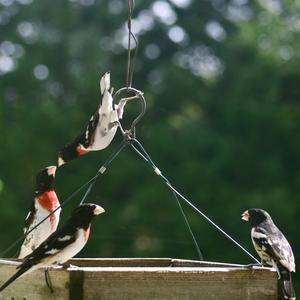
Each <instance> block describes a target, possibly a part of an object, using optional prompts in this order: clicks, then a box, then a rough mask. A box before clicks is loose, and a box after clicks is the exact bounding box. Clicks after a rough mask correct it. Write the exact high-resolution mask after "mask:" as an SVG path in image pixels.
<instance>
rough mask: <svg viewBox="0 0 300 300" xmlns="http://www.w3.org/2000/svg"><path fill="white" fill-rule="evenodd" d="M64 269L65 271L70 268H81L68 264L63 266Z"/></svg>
mask: <svg viewBox="0 0 300 300" xmlns="http://www.w3.org/2000/svg"><path fill="white" fill-rule="evenodd" d="M62 267H63V268H64V269H68V268H79V267H78V266H75V265H71V264H67V263H65V264H62Z"/></svg>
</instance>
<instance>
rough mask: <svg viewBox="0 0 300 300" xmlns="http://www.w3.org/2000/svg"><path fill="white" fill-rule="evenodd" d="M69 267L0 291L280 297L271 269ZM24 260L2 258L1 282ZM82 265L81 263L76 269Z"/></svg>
mask: <svg viewBox="0 0 300 300" xmlns="http://www.w3.org/2000/svg"><path fill="white" fill-rule="evenodd" d="M69 263H70V264H72V265H74V266H71V267H69V268H68V269H63V268H61V267H58V268H52V269H49V272H50V276H51V281H52V285H53V288H54V293H51V292H50V290H49V288H48V287H47V286H46V284H45V280H44V271H43V270H37V271H35V272H32V273H31V274H28V275H27V276H24V277H22V278H20V279H18V280H17V281H15V282H14V283H12V284H11V285H10V286H9V287H8V288H6V289H5V290H4V291H3V292H2V293H1V294H0V299H9V300H48V299H52V300H55V299H70V300H82V299H84V300H92V299H93V300H131V299H132V300H139V299H141V300H156V299H157V300H169V299H170V300H171V299H172V300H187V299H192V300H204V299H205V300H210V299H215V300H225V299H226V300H234V299H239V300H275V299H276V300H277V294H278V289H277V274H276V272H275V270H273V269H270V268H262V267H255V268H253V269H247V268H245V267H243V266H242V265H233V264H224V263H214V262H213V263H212V262H203V261H191V260H180V259H170V258H157V259H155V258H149V259H136V258H134V259H131V258H129V259H126V258H125V259H123V258H122V259H72V260H70V261H69ZM18 264H19V263H18V262H16V261H7V260H0V283H1V284H2V283H3V282H4V281H5V280H7V279H8V278H9V277H10V276H11V275H12V274H13V273H14V272H15V268H16V266H17V265H18ZM75 266H77V267H75Z"/></svg>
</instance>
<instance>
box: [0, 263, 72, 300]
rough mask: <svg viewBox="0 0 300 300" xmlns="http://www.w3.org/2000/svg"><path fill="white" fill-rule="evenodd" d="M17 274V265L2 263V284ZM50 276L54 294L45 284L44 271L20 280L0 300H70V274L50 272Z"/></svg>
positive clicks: (2, 294) (6, 290) (58, 271)
mask: <svg viewBox="0 0 300 300" xmlns="http://www.w3.org/2000/svg"><path fill="white" fill-rule="evenodd" d="M15 272H16V267H15V265H7V264H1V263H0V283H1V284H2V283H4V281H6V280H7V279H8V278H9V277H10V276H11V275H13V274H14V273H15ZM50 276H51V281H52V284H53V286H54V287H55V291H54V293H53V294H52V293H51V292H50V290H49V288H48V287H47V286H46V283H45V275H44V271H43V270H37V271H34V272H32V273H30V274H28V275H26V276H24V277H21V278H19V279H18V280H16V281H15V282H14V283H12V284H11V286H9V287H8V288H6V289H5V290H4V291H3V292H2V293H0V299H1V300H2V299H5V300H6V299H9V300H12V299H13V300H41V299H43V300H48V299H49V300H50V299H53V300H60V299H69V274H68V272H62V271H61V270H59V269H58V270H55V269H51V270H50Z"/></svg>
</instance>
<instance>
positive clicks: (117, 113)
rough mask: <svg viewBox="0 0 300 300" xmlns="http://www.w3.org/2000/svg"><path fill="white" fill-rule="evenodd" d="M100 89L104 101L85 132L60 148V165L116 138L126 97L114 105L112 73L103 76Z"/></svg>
mask: <svg viewBox="0 0 300 300" xmlns="http://www.w3.org/2000/svg"><path fill="white" fill-rule="evenodd" d="M100 91H101V95H102V103H101V104H100V105H99V108H98V109H97V111H96V112H95V113H94V114H93V115H92V117H91V118H90V120H89V122H88V124H87V126H86V128H85V130H84V132H83V133H82V134H80V135H79V136H77V137H76V138H75V140H74V141H73V142H72V143H69V144H67V145H66V146H64V147H63V148H62V149H61V150H60V152H59V155H58V166H61V165H63V164H64V163H66V162H68V161H70V160H73V159H75V158H77V157H78V156H80V155H83V154H87V153H88V152H90V151H98V150H102V149H105V148H106V147H107V146H108V145H109V144H110V143H111V141H112V139H113V138H114V136H115V134H116V131H117V128H118V125H119V124H120V123H119V120H120V119H122V117H123V111H124V106H125V104H126V99H122V100H121V101H120V103H119V104H118V105H115V107H113V97H112V89H111V88H110V73H105V74H104V75H103V76H102V78H101V80H100Z"/></svg>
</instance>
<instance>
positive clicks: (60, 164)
mask: <svg viewBox="0 0 300 300" xmlns="http://www.w3.org/2000/svg"><path fill="white" fill-rule="evenodd" d="M65 163H66V162H65V161H64V160H63V159H62V158H61V157H60V156H59V157H58V166H59V167H61V166H62V165H64V164H65Z"/></svg>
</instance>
